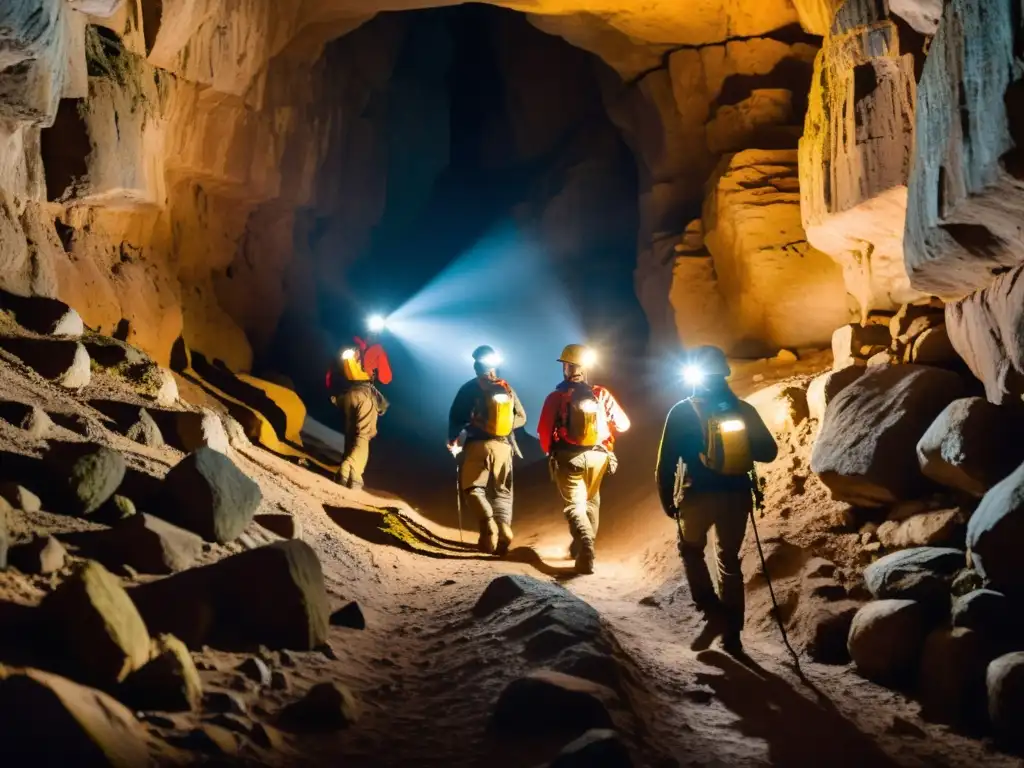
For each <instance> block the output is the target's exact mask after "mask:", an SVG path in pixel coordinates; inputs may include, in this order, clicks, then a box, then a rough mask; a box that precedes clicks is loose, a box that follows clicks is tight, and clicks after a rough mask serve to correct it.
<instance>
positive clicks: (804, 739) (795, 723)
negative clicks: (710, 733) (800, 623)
mask: <svg viewBox="0 0 1024 768" xmlns="http://www.w3.org/2000/svg"><path fill="white" fill-rule="evenodd" d="M697 660H698V661H699V662H701V663H702V664H704V665H706V666H708V667H711V668H713V669H716V670H719V671H720V672H721V673H722V674H714V673H711V672H698V673H697V674H696V676H695V679H696V682H697V683H700V684H702V685H706V686H708V687H709V688H711V689H712V691H714V695H715V696H716V698H718V700H719V701H721V702H722V703H723V704H724V705H725V706H726V707H728V708H729V709H730V710H731V711H732V712H734V713H735V714H736V715H738V716H739V718H740V719H739V720H738V721H737V722H736V723H734V724H733V726H732V727H733V728H734V729H735V730H736V731H738V732H739V733H741V734H743V735H744V736H749V737H753V738H758V739H763V740H764V741H765V743H766V744H767V745H768V750H769V755H770V761H771V765H778V766H806V765H830V766H851V768H852V767H853V766H866V765H870V766H880V767H882V768H885V767H886V766H896V765H897V763H896V762H894V761H893V759H892V758H891V757H890V756H889V755H888V754H886V752H885V751H884V750H883V749H882V748H881V747H880V746H878V744H876V743H875V741H874V740H873V739H872V737H871V736H869V735H868V734H866V733H863V732H862V731H861V730H860V729H858V728H857V726H856V725H855V724H854V723H852V722H851V721H850V720H849V719H847V718H846V717H845V716H844V715H843V714H841V713H840V712H839V711H838V709H836V707H835V705H834V704H833V703H832V701H831V700H830V699H829V698H828V697H827V696H825V695H824V694H822V693H821V692H820V691H818V690H817V689H812V690H813V691H814V693H815V694H816V696H817V701H812V700H810V699H808V698H807V697H806V696H804V695H802V694H801V693H799V692H798V691H797V690H795V689H794V688H793V687H792V686H791V685H790V683H789V682H787V681H786V680H784V679H783V678H781V677H779V676H778V675H775V674H774V673H772V672H769V671H768V670H766V669H765V668H764V667H762V666H760V665H759V664H757V663H756V662H754V661H753V660H752V659H749V658H747V659H745V663H741V662H740V661H738V660H736V659H734V658H732V657H730V656H728V655H726V654H724V653H722V652H719V651H714V650H712V651H705V652H703V653H700V654H698V656H697Z"/></svg>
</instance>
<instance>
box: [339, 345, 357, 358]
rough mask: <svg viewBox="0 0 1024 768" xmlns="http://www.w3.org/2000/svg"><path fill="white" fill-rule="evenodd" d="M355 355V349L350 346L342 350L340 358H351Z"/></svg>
mask: <svg viewBox="0 0 1024 768" xmlns="http://www.w3.org/2000/svg"><path fill="white" fill-rule="evenodd" d="M355 356H356V351H355V350H354V349H352V348H349V349H346V350H345V351H344V352H342V353H341V359H342V360H351V359H352V358H353V357H355Z"/></svg>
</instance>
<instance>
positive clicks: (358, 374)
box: [340, 347, 370, 381]
mask: <svg viewBox="0 0 1024 768" xmlns="http://www.w3.org/2000/svg"><path fill="white" fill-rule="evenodd" d="M340 362H341V372H342V374H343V375H344V376H345V378H346V379H347V380H348V381H369V380H370V375H369V374H368V373H367V372H366V371H365V370H363V355H362V353H361V352H360V351H359V349H357V348H356V347H348V348H347V349H345V351H344V352H342V353H341V361H340Z"/></svg>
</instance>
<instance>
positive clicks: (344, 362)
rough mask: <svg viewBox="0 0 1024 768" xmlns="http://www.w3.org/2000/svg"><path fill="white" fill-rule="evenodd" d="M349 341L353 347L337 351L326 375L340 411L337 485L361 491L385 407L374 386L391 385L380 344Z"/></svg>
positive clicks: (358, 338) (381, 396)
mask: <svg viewBox="0 0 1024 768" xmlns="http://www.w3.org/2000/svg"><path fill="white" fill-rule="evenodd" d="M352 340H353V342H354V343H353V344H352V345H350V346H346V347H342V348H341V349H340V350H339V351H338V355H337V357H336V358H335V361H334V365H332V366H331V368H330V370H328V371H327V392H328V394H329V395H330V398H331V402H332V403H334V405H336V406H337V407H338V410H340V411H341V414H342V432H343V434H344V435H345V455H344V456H343V457H342V460H341V467H340V468H339V470H338V482H339V483H341V484H342V485H344V486H346V487H347V488H353V489H360V488H362V487H363V472H365V471H366V464H367V462H369V460H370V441H371V440H372V439H373V438H374V437H376V436H377V419H378V418H379V417H380V416H383V415H384V413H385V411H387V407H388V403H387V400H385V399H384V395H383V394H381V391H380V390H379V389H378V388H377V384H378V383H380V384H390V383H391V363H390V362H389V361H388V356H387V353H386V352H385V351H384V347H382V346H381V345H380V343H379V342H376V341H374V340H373V339H372V338H371V340H370V341H366V340H364V339H361V338H360V337H358V336H355V337H353V339H352Z"/></svg>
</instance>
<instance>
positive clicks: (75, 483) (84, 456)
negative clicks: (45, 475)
mask: <svg viewBox="0 0 1024 768" xmlns="http://www.w3.org/2000/svg"><path fill="white" fill-rule="evenodd" d="M46 462H47V464H48V465H50V467H52V469H51V471H52V472H54V473H60V474H62V475H64V476H65V477H66V480H64V481H63V485H60V484H55V485H57V486H58V487H59V488H60V493H59V496H60V497H61V498H60V500H61V501H63V502H65V503H66V504H67V505H68V508H67V509H66V510H65V511H67V512H69V513H72V514H77V515H91V514H93V513H94V512H96V510H98V509H99V508H100V507H102V506H103V504H104V503H106V501H107V499H109V498H110V497H111V496H113V495H114V493H115V492H116V491H117V489H118V488H119V487H120V485H121V482H122V481H123V480H124V476H125V462H124V457H123V456H121V454H120V453H118V452H117V451H115V450H112V449H110V448H107V447H106V446H102V445H89V444H82V443H58V444H54V445H52V446H51V447H50V450H49V451H48V452H47V455H46Z"/></svg>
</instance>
